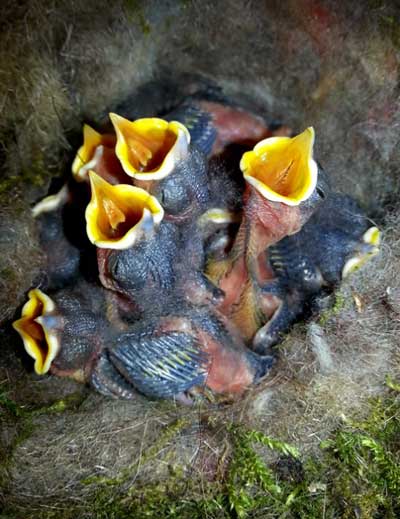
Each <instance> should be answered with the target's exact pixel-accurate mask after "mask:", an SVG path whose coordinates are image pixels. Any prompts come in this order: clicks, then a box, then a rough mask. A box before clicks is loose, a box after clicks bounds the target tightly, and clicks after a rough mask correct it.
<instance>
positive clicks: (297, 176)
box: [240, 126, 318, 206]
mask: <svg viewBox="0 0 400 519" xmlns="http://www.w3.org/2000/svg"><path fill="white" fill-rule="evenodd" d="M313 145H314V129H313V128H312V127H311V126H310V127H309V128H307V129H306V130H304V132H303V133H300V134H299V135H296V136H295V137H293V138H290V137H270V138H268V139H264V140H262V141H260V142H259V143H258V144H257V145H256V146H255V147H254V149H253V150H252V151H248V152H246V153H244V154H243V157H242V159H241V161H240V169H241V170H242V172H243V176H244V178H245V180H246V181H247V182H248V183H249V184H250V185H252V186H253V187H254V188H255V189H256V190H257V191H258V192H259V193H260V194H261V195H262V196H263V197H264V198H266V199H268V200H271V201H273V202H282V203H284V204H286V205H290V206H296V205H299V204H300V203H301V202H303V201H304V200H307V198H309V197H310V196H311V195H312V193H313V192H314V189H315V187H316V184H317V177H318V166H317V163H316V162H315V161H314V159H313V157H312V153H313Z"/></svg>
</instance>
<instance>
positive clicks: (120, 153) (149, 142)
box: [110, 113, 190, 180]
mask: <svg viewBox="0 0 400 519" xmlns="http://www.w3.org/2000/svg"><path fill="white" fill-rule="evenodd" d="M110 119H111V122H112V123H113V125H114V128H115V132H116V135H117V144H116V147H115V153H116V155H117V157H118V159H119V161H120V162H121V165H122V167H123V169H124V171H125V173H126V174H127V175H129V176H131V177H133V178H136V179H138V180H160V179H162V178H165V177H166V176H167V175H169V174H170V173H171V171H172V170H173V169H174V167H175V164H176V163H177V162H179V161H180V160H182V159H183V158H184V157H185V156H186V154H187V152H188V147H189V143H190V133H189V131H188V130H187V128H186V127H185V126H184V125H183V124H181V123H179V122H177V121H172V122H168V121H165V120H164V119H158V118H156V117H149V118H144V119H137V120H136V121H129V120H128V119H125V118H124V117H121V116H119V115H117V114H113V113H111V114H110Z"/></svg>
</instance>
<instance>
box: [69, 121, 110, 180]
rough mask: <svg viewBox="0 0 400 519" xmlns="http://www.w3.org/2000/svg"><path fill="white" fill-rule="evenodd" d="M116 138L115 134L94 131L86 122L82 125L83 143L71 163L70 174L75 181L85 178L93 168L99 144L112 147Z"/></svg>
mask: <svg viewBox="0 0 400 519" xmlns="http://www.w3.org/2000/svg"><path fill="white" fill-rule="evenodd" d="M116 142H117V138H116V137H115V135H111V134H108V133H107V134H105V135H102V134H101V133H98V132H96V130H94V129H93V128H91V127H90V126H89V125H88V124H85V125H84V126H83V144H82V146H81V147H80V148H79V150H78V153H77V154H76V156H75V159H74V162H73V163H72V174H73V176H74V178H75V180H76V181H77V182H83V181H84V180H86V179H87V176H88V174H89V171H90V170H91V169H94V168H95V164H96V161H97V157H96V151H97V149H98V148H99V146H105V147H106V148H114V147H115V143H116Z"/></svg>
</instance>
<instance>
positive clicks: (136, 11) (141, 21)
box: [124, 0, 151, 35]
mask: <svg viewBox="0 0 400 519" xmlns="http://www.w3.org/2000/svg"><path fill="white" fill-rule="evenodd" d="M124 7H125V12H126V15H127V18H128V20H129V21H131V22H134V23H137V24H138V25H139V27H140V29H141V31H142V33H143V34H145V35H148V34H150V31H151V26H150V24H149V22H148V21H147V19H146V17H145V15H144V12H143V7H142V5H141V3H140V2H139V1H138V0H124Z"/></svg>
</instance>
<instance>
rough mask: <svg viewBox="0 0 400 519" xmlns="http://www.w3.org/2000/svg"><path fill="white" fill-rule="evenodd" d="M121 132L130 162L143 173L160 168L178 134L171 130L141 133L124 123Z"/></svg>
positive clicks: (154, 130)
mask: <svg viewBox="0 0 400 519" xmlns="http://www.w3.org/2000/svg"><path fill="white" fill-rule="evenodd" d="M121 132H123V135H124V137H125V142H126V146H127V158H128V160H129V162H130V163H131V165H132V166H133V167H134V168H135V169H136V170H137V171H143V172H146V171H153V170H155V169H157V168H158V167H160V166H161V164H162V163H163V161H164V159H165V157H166V155H167V153H168V152H169V151H170V150H171V148H172V147H173V145H174V144H175V142H176V139H177V135H176V133H175V132H173V131H172V130H171V129H169V128H167V129H165V130H161V129H158V128H157V129H153V130H151V129H149V130H147V131H143V132H139V131H137V130H135V129H134V128H132V127H128V126H127V124H124V123H122V124H121Z"/></svg>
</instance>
